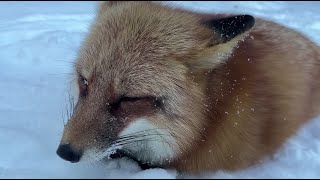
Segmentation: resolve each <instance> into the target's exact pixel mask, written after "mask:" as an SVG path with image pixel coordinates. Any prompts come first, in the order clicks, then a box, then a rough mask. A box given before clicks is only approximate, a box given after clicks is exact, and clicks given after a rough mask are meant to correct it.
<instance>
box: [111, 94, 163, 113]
mask: <svg viewBox="0 0 320 180" xmlns="http://www.w3.org/2000/svg"><path fill="white" fill-rule="evenodd" d="M142 106H143V107H145V108H146V110H147V109H149V108H150V106H152V107H153V108H152V109H154V108H158V107H161V106H162V100H161V99H160V98H157V97H154V96H143V97H128V96H122V97H120V98H119V99H118V100H116V101H115V102H114V103H111V104H110V106H109V110H110V113H111V114H114V115H116V114H119V113H121V112H128V111H129V109H131V110H132V111H141V110H139V108H141V107H142ZM127 108H129V109H127ZM132 108H134V109H132Z"/></svg>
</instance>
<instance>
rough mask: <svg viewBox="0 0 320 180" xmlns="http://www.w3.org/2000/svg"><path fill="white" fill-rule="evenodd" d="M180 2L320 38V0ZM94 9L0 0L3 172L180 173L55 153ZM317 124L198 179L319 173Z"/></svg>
mask: <svg viewBox="0 0 320 180" xmlns="http://www.w3.org/2000/svg"><path fill="white" fill-rule="evenodd" d="M170 3H172V2H170ZM175 4H176V5H178V6H183V7H186V8H190V9H194V10H198V11H205V12H210V11H211V12H214V11H216V12H234V13H249V14H252V15H255V16H260V17H265V18H268V19H271V20H274V21H276V22H279V23H281V24H283V25H286V26H288V27H291V28H294V29H296V30H298V31H300V32H302V33H304V34H305V35H306V36H308V37H310V38H311V39H312V40H314V41H315V42H317V43H318V44H320V14H319V13H318V9H320V2H279V1H277V2H254V1H252V2H231V1H228V2H227V1H226V2H217V1H216V2H192V1H190V2H175ZM95 10H96V2H0V39H1V40H0V67H1V70H0V77H1V83H0V114H1V116H0V145H1V148H0V178H169V179H171V178H179V177H177V175H178V174H177V172H176V171H175V170H174V169H170V170H164V169H160V168H158V169H149V170H144V171H142V170H141V169H140V168H139V167H138V166H137V164H136V163H135V162H133V161H131V160H129V159H125V158H124V159H120V160H111V161H110V162H108V163H106V164H103V165H102V164H81V163H79V164H71V163H69V162H66V161H63V160H61V159H60V158H59V157H58V156H57V155H56V154H55V151H56V148H57V145H58V144H59V141H60V137H61V134H62V130H63V118H62V114H64V113H66V112H65V107H66V105H67V93H68V92H69V91H68V90H69V84H70V81H71V80H72V79H70V78H71V76H70V75H71V74H70V73H71V70H72V62H73V60H74V58H75V56H76V53H77V50H78V48H79V45H80V43H81V41H82V39H83V38H84V36H85V35H86V33H87V30H88V25H89V24H90V22H91V20H92V19H93V17H94V16H93V15H94V13H95ZM319 129H320V118H318V119H314V120H312V121H311V122H310V123H308V124H307V125H306V126H304V127H303V128H302V129H301V130H300V131H299V132H298V134H297V136H294V137H292V138H291V139H290V140H289V141H288V143H287V144H286V145H285V146H284V148H283V149H281V150H280V151H279V152H278V153H277V154H275V156H274V157H272V158H271V159H269V160H266V161H265V162H264V163H263V164H261V165H257V166H254V167H251V168H248V169H246V170H242V171H238V172H223V171H218V172H216V173H203V174H201V175H197V176H196V178H319V177H320V171H319V169H320V132H319ZM184 178H191V176H187V177H184Z"/></svg>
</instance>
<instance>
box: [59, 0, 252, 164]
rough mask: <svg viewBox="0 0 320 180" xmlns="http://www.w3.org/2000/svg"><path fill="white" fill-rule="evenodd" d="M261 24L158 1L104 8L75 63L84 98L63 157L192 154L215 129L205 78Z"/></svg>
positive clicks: (159, 159) (157, 158) (157, 159)
mask: <svg viewBox="0 0 320 180" xmlns="http://www.w3.org/2000/svg"><path fill="white" fill-rule="evenodd" d="M231 21H232V22H233V21H234V23H235V25H234V24H233V25H232V23H231V25H230V22H231ZM253 23H254V20H253V18H252V17H251V16H238V17H236V18H235V17H232V18H226V19H221V20H212V21H206V22H204V21H202V20H201V19H199V18H198V17H197V16H195V15H192V14H187V13H184V12H178V11H175V10H173V9H171V8H168V7H163V6H160V5H158V4H153V3H150V2H123V3H102V4H101V6H100V11H99V14H98V15H97V18H96V21H95V23H94V24H93V25H92V27H91V29H90V32H89V34H88V37H87V39H86V40H85V42H84V43H83V46H82V48H81V49H80V51H79V56H78V58H77V62H76V65H75V74H76V78H77V83H76V87H75V88H76V89H77V91H76V94H75V96H77V97H78V100H77V103H76V106H75V109H74V113H73V115H72V117H71V119H70V120H69V121H68V123H67V125H66V126H65V129H64V134H63V137H62V140H61V144H60V146H59V149H58V150H57V153H58V154H59V156H61V157H62V158H64V159H66V160H69V161H72V162H78V161H83V160H100V159H102V158H105V157H108V156H110V155H111V154H112V153H114V151H115V150H118V149H121V151H122V152H124V153H126V154H129V155H130V156H132V157H135V158H137V159H138V160H140V161H150V162H153V163H154V164H161V163H166V161H171V160H173V159H174V158H176V157H178V156H180V155H181V154H183V153H186V152H188V151H189V150H190V149H191V148H192V147H193V146H196V145H197V141H199V139H200V138H201V136H202V135H203V134H202V133H203V130H204V127H205V126H206V124H207V123H208V122H206V110H207V105H206V104H207V102H206V96H205V87H204V82H205V75H204V74H205V72H207V71H208V70H212V69H213V68H214V67H215V66H217V65H219V64H220V63H221V62H223V61H224V60H225V59H226V58H227V57H228V56H229V55H230V54H231V52H232V49H233V47H234V46H236V43H237V41H238V40H239V39H240V38H239V37H240V36H238V35H240V34H242V33H243V32H245V31H246V30H248V29H250V28H251V27H252V25H253ZM240 24H241V26H240ZM239 27H240V31H239V30H237V31H232V30H233V29H234V28H239ZM232 32H235V33H233V34H232ZM222 33H225V34H227V35H228V36H225V35H221V34H222ZM228 33H229V34H228ZM234 37H237V38H234ZM241 38H242V36H241Z"/></svg>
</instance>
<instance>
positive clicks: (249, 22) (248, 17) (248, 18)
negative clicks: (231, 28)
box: [243, 15, 256, 29]
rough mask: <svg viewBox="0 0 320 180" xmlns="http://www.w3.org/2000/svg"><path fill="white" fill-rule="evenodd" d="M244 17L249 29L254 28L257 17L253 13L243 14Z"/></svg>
mask: <svg viewBox="0 0 320 180" xmlns="http://www.w3.org/2000/svg"><path fill="white" fill-rule="evenodd" d="M243 19H244V21H245V22H247V28H248V29H250V28H252V27H253V26H254V24H255V22H256V20H255V18H254V17H253V16H251V15H243Z"/></svg>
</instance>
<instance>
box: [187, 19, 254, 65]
mask: <svg viewBox="0 0 320 180" xmlns="http://www.w3.org/2000/svg"><path fill="white" fill-rule="evenodd" d="M254 24H255V19H254V17H252V16H250V15H237V16H231V17H226V18H220V19H214V20H208V21H205V22H201V25H202V26H205V27H207V28H209V29H210V30H211V31H213V37H212V38H211V39H209V40H208V43H207V44H206V47H205V48H204V49H203V50H202V51H201V52H199V53H198V55H197V56H196V58H195V59H194V60H192V61H191V62H189V67H191V68H192V69H194V70H197V69H213V68H214V67H215V66H217V65H219V64H221V63H224V62H226V60H227V59H228V58H229V57H230V55H232V52H233V50H234V48H235V47H236V46H237V44H238V42H239V41H241V40H243V39H244V38H245V37H246V35H248V32H249V30H250V29H251V28H252V27H253V26H254Z"/></svg>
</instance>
